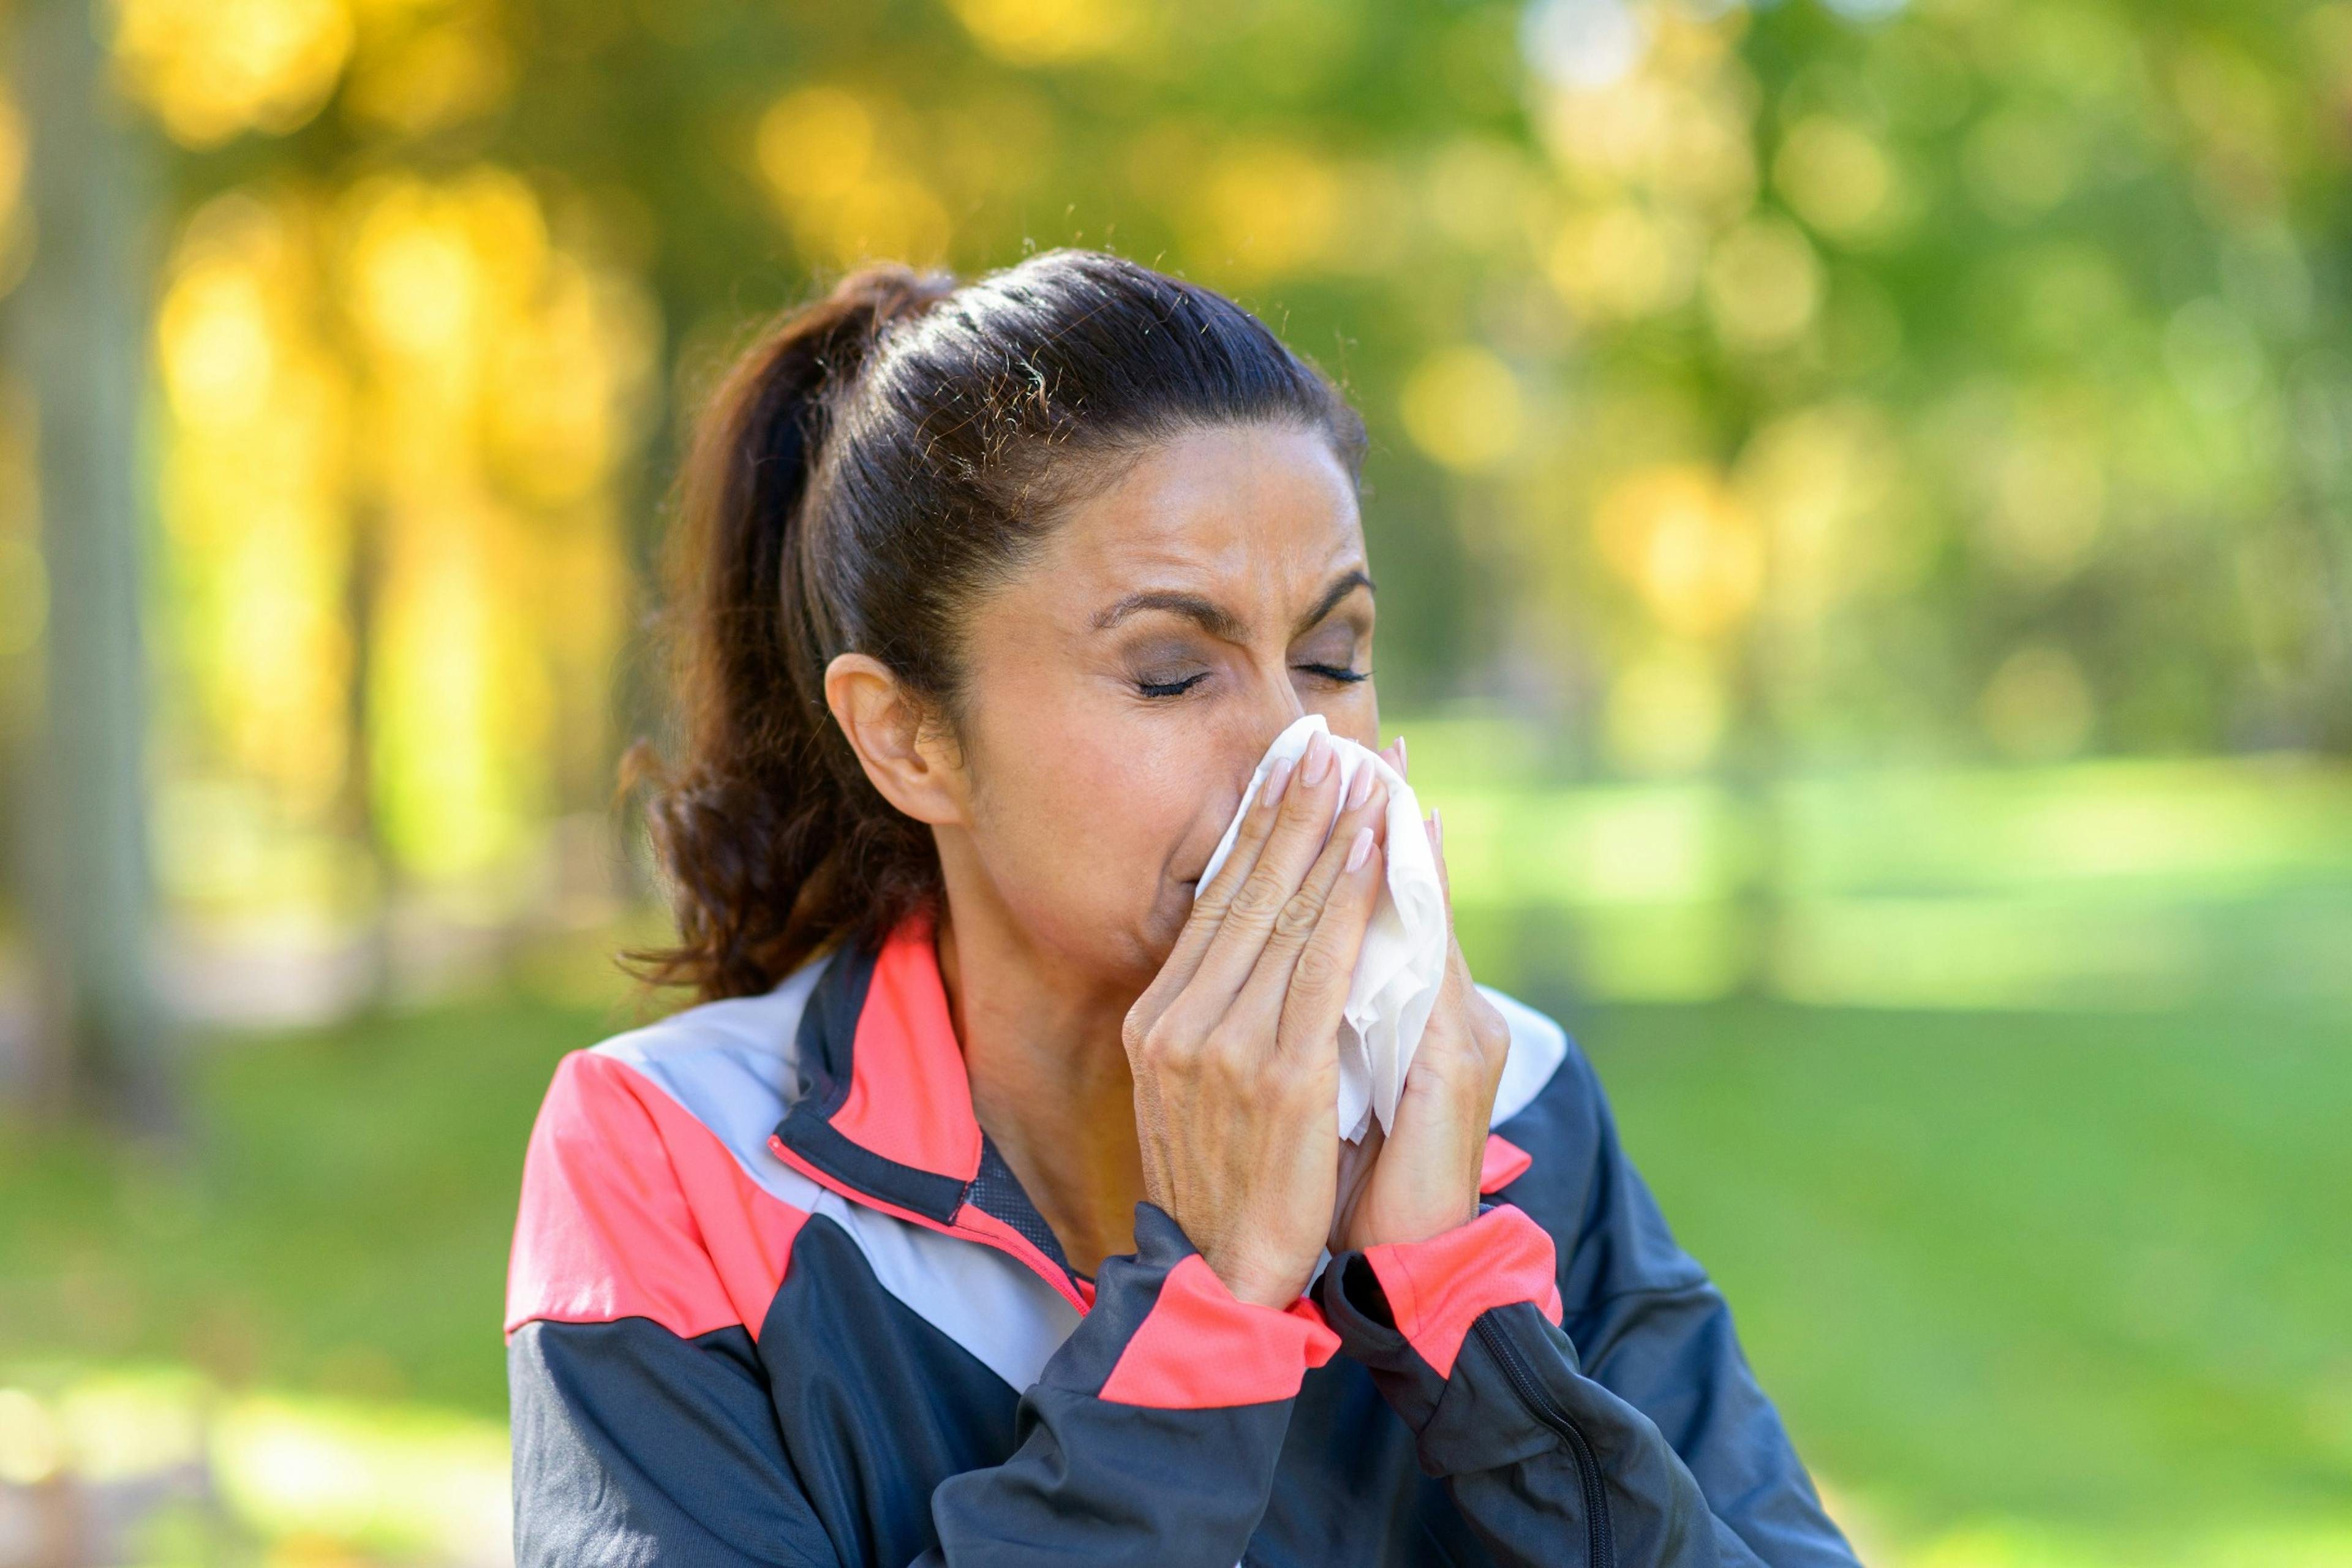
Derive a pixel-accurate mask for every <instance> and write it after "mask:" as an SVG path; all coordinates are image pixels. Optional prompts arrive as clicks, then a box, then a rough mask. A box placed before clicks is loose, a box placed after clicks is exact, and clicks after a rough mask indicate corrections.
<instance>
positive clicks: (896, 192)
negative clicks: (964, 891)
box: [0, 0, 2352, 1568]
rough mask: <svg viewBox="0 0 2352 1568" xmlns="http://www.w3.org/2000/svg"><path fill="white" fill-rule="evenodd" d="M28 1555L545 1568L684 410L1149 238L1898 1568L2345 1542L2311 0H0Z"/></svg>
mask: <svg viewBox="0 0 2352 1568" xmlns="http://www.w3.org/2000/svg"><path fill="white" fill-rule="evenodd" d="M0 45H5V48H6V50H7V52H8V56H9V66H10V76H9V80H10V81H11V82H12V83H13V87H12V88H11V89H10V94H9V96H8V97H6V98H5V100H0V291H5V299H0V311H5V313H6V315H7V316H8V317H9V318H10V325H11V332H10V335H9V336H8V338H7V339H6V340H5V357H0V810H5V820H6V823H7V825H8V827H9V830H10V831H9V833H8V836H7V840H6V843H5V846H0V854H5V871H6V881H5V890H0V1106H5V1109H0V1568H5V1565H18V1564H22V1565H33V1564H40V1565H53V1564H62V1563H154V1564H163V1563H261V1562H267V1563H280V1564H295V1563H300V1564H329V1563H466V1564H473V1563H500V1562H503V1561H505V1554H506V1551H507V1547H506V1539H505V1529H506V1526H505V1519H506V1512H505V1510H506V1506H507V1503H506V1491H505V1486H506V1481H505V1468H504V1467H505V1447H504V1442H505V1433H504V1415H505V1393H504V1380H503V1377H504V1374H503V1361H502V1352H501V1349H500V1345H499V1336H498V1321H499V1289H500V1281H501V1278H502V1274H503V1268H504V1261H505V1242H506V1235H507V1228H508V1226H509V1224H510V1221H511V1214H512V1203H513V1198H514V1192H515V1186H516V1180H517V1176H518V1173H519V1168H520V1156H521V1149H522V1142H523V1136H524V1132H525V1131H526V1129H527V1127H528V1125H529V1121H530V1115H531V1112H532V1110H533V1109H534V1108H535V1105H536V1101H537V1098H538V1095H539V1093H540V1091H541V1089H542V1088H543V1087H544V1084H545V1082H546V1078H547V1074H548V1072H549V1070H550V1068H551V1064H552V1062H553V1060H554V1058H555V1057H556V1056H558V1055H559V1054H560V1053H562V1051H564V1050H566V1049H571V1048H574V1047H579V1046H583V1045H586V1044H589V1043H592V1042H593V1040H595V1039H596V1038H598V1037H600V1036H601V1035H603V1034H604V1033H608V1032H610V1031H611V1030H612V1029H614V1027H616V1026H620V1025H622V1024H624V1023H625V1022H627V1021H629V1020H630V1019H632V1018H634V1017H635V1016H640V1015H641V1014H642V1013H643V1012H645V1011H646V1010H649V1009H657V1008H660V1007H662V1006H665V1005H670V1004H669V1003H667V1002H666V1001H665V1000H663V999H661V998H658V997H646V996H641V995H638V994H635V993H633V992H632V990H631V989H630V987H629V986H628V984H627V983H626V982H625V980H624V978H623V977H622V976H620V975H619V974H618V973H616V972H615V971H614V968H613V966H612V964H611V963H610V960H609V954H610V953H611V952H612V951H613V950H614V948H616V947H618V946H620V945H623V944H625V943H627V942H633V941H640V940H643V939H644V938H646V936H648V935H649V934H652V933H655V932H657V931H659V929H660V924H661V921H662V918H663V917H662V915H661V912H660V908H659V901H658V896H657V891H656V887H655V884H654V881H653V878H652V874H651V870H650V868H649V865H648V863H647V860H646V856H645V854H644V852H643V848H642V843H641V838H640V836H639V834H638V833H637V831H636V830H635V826H634V825H633V823H632V822H631V820H630V818H629V817H628V816H627V815H626V813H625V811H623V810H619V809H616V807H615V803H614V760H615V758H616V757H617V755H618V753H619V751H620V749H621V748H622V747H623V746H624V745H625V744H626V742H628V741H629V740H630V739H631V738H633V737H635V736H636V735H639V734H643V733H648V732H653V731H656V729H657V727H658V724H659V713H660V710H659V689H658V680H657V672H656V670H655V668H653V666H652V663H651V661H650V659H649V658H648V656H647V651H646V635H645V632H646V622H647V617H648V616H649V614H650V613H651V611H652V609H653V607H654V606H653V602H652V599H651V596H650V592H649V584H648V576H649V574H648V563H649V562H650V561H651V560H652V558H653V556H654V554H655V552H656V549H657V546H658V543H659V541H660V537H661V534H662V531H663V527H664V521H665V517H666V511H665V508H664V500H665V497H666V494H667V485H668V481H669V479H670V477H671V472H672V462H671V459H672V455H673V453H674V452H675V451H676V449H677V441H678V437H679V431H680V427H681V425H682V423H683V421H684V420H685V419H686V418H687V417H688V416H690V414H691V411H692V409H693V407H694V405H695V402H696V398H697V396H698V392H699V389H700V388H702V387H704V386H705V385H707V384H709V378H710V376H711V374H713V372H714V370H715V368H716V367H717V366H719V364H721V363H723V362H724V359H725V356H726V355H727V353H728V352H729V351H730V349H731V348H733V347H735V346H737V345H740V343H741V342H742V341H743V340H744V334H745V332H746V331H747V330H748V329H749V328H750V327H751V324H752V323H754V322H755V321H757V320H758V319H759V318H760V317H761V315H762V314H763V313H765V312H768V311H771V310H773V309H775V308H777V307H779V306H781V305H783V304H786V303H788V302H791V301H793V300H797V299H800V298H803V297H804V296H805V295H806V294H807V293H808V292H809V291H810V289H813V288H814V287H819V286H821V285H822V284H824V282H825V281H827V280H828V279H831V278H833V277H835V276H838V275H839V273H840V272H841V270H842V269H844V268H845V267H847V266H848V265H850V264H852V263H854V262H855V261H856V260H858V259H860V258H866V257H872V256H892V257H902V258H908V259H910V260H914V261H917V262H919V263H934V264H939V265H943V266H948V267H952V268H957V269H959V270H963V271H967V272H969V271H973V270H980V269H985V268H991V267H995V266H1001V265H1004V264H1007V263H1009V262H1011V261H1013V260H1016V259H1018V258H1020V257H1021V256H1022V255H1024V254H1025V253H1026V252H1028V251H1030V250H1032V249H1035V248H1040V247H1049V246H1055V245H1062V244H1073V243H1075V244H1085V245H1099V246H1108V247H1113V248H1116V249H1118V250H1119V251H1121V252H1123V253H1125V254H1127V255H1129V256H1133V257H1135V258H1139V259H1142V260H1145V261H1148V262H1150V263H1153V264H1155V265H1159V266H1161V267H1165V268H1171V269H1174V270H1177V271H1181V272H1182V273H1183V274H1185V275H1187V276H1189V277H1192V278H1194V279H1199V280H1201V281H1203V282H1206V283H1209V284H1212V285H1213V286H1216V287H1218V288H1221V289H1227V290H1229V291H1231V292H1233V293H1234V294H1235V295H1236V296H1237V297H1239V298H1240V299H1242V300H1244V301H1245V302H1246V303H1248V304H1249V305H1251V306H1252V307H1253V308H1255V309H1256V310H1259V311H1260V312H1261V313H1263V314H1264V315H1265V317H1266V318H1267V319H1268V320H1269V321H1271V322H1273V323H1274V324H1275V326H1276V328H1277V330H1279V331H1282V332H1283V333H1284V334H1286V337H1287V338H1288V339H1289V341H1290V342H1293V343H1294V344H1296V345H1297V347H1298V348H1300V349H1301V350H1302V351H1304V352H1306V353H1308V354H1309V355H1311V356H1313V357H1314V358H1316V359H1317V360H1318V362H1319V363H1322V364H1323V365H1325V366H1326V367H1327V368H1328V369H1329V370H1330V371H1331V372H1332V373H1333V374H1335V375H1337V376H1339V378H1341V379H1342V380H1343V381H1344V383H1345V384H1346V385H1347V387H1348V389H1349V394H1350V395H1351V396H1352V397H1353V398H1354V399H1355V401H1356V402H1357V404H1358V405H1359V406H1360V407H1361V408H1362V410H1363V411H1364V413H1365V415H1366V417H1367V419H1368V421H1369V423H1370V426H1371V430H1372V435H1373V447H1372V452H1371V456H1370V460H1369V464H1368V482H1369V493H1368V496H1367V500H1366V516H1367V524H1368V527H1369V528H1370V532H1371V536H1372V547H1373V557H1374V569H1375V573H1376V575H1377V576H1378V577H1379V579H1380V584H1381V612H1382V613H1381V640H1380V649H1379V672H1380V677H1381V690H1382V693H1383V695H1384V697H1386V699H1387V700H1388V708H1389V712H1388V719H1389V721H1390V724H1391V728H1401V729H1402V730H1403V731H1405V732H1406V733H1407V734H1408V735H1409V736H1410V737H1411V739H1412V756H1413V761H1414V773H1415V780H1416V783H1417V784H1421V785H1422V793H1423V795H1424V797H1425V798H1429V799H1433V800H1434V801H1435V802H1436V803H1437V804H1439V805H1442V807H1443V808H1444V812H1445V814H1446V820H1447V824H1448V848H1449V851H1450V854H1451V858H1452V861H1453V865H1454V882H1455V890H1456V899H1457V902H1458V904H1459V905H1460V908H1461V915H1462V923H1463V928H1464V931H1465V939H1466V940H1467V941H1468V942H1469V944H1470V947H1471V955H1472V958H1473V961H1474V964H1475V966H1476V967H1477V969H1478V970H1479V972H1480V973H1481V975H1482V977H1484V978H1486V979H1489V980H1491V981H1494V982H1496V983H1498V984H1503V985H1505V986H1507V987H1508V988H1510V989H1513V990H1515V991H1517V992H1518V993H1519V994H1523V995H1525V996H1527V997H1528V998H1529V999H1531V1000H1534V1001H1537V1002H1538V1003H1541V1004H1543V1005H1547V1006H1549V1007H1550V1008H1552V1009H1553V1010H1555V1011H1557V1012H1559V1013H1560V1014H1561V1015H1562V1016H1564V1017H1565V1018H1567V1019H1568V1020H1569V1021H1570V1023H1571V1024H1572V1026H1574V1027H1575V1028H1576V1030H1577V1032H1578V1033H1579V1035H1580V1038H1581V1039H1582V1040H1583V1042H1584V1044H1585V1046H1586V1047H1587V1049H1588V1050H1589V1051H1590V1052H1591V1055H1592V1056H1593V1058H1595V1060H1596V1062H1597V1063H1598V1064H1599V1066H1600V1068H1601V1073H1602V1076H1603V1079H1604V1080H1605V1081H1606V1083H1607V1084H1608V1086H1609V1088H1610V1089H1611V1092H1612V1095H1613V1096H1614V1098H1615V1100H1616V1104H1617V1109H1618V1111H1619V1114H1620V1116H1621V1118H1622V1122H1623V1124H1624V1128H1625V1131H1626V1137H1627V1141H1628V1143H1629V1145H1630V1147H1631V1149H1632V1151H1633V1154H1634V1156H1635V1158H1636V1159H1637V1160H1638V1161H1639V1163H1641V1164H1642V1166H1643V1169H1644V1171H1645V1172H1646V1173H1647V1174H1648V1176H1649V1177H1650V1179H1651V1181H1652V1183H1653V1184H1654V1186H1655V1187H1656V1188H1657V1189H1658V1191H1659V1193H1660V1195H1661V1198H1662V1200H1663V1201H1664V1205H1665V1207H1666V1209H1667V1212H1668V1214H1669V1215H1670V1217H1672V1218H1673V1219H1674V1220H1675V1223H1676V1225H1677V1226H1678V1227H1679V1229H1680V1231H1681V1233H1682V1235H1683V1237H1684V1239H1685V1242H1686V1243H1687V1244H1688V1245H1689V1246H1691V1247H1692V1248H1693V1249H1694V1250H1695V1251H1696V1252H1697V1253H1698V1254H1699V1255H1700V1257H1701V1258H1703V1259H1704V1260H1705V1261H1706V1262H1707V1263H1708V1264H1709V1265H1710V1266H1711V1267H1712V1268H1713V1269H1714V1270H1715V1272H1716V1273H1717V1277H1718V1278H1719V1279H1720V1280H1721V1281H1722V1282H1723V1283H1724V1285H1725V1287H1726V1289H1727V1291H1728V1293H1729V1294H1730V1296H1731V1299H1732V1300H1733V1302H1734V1305H1735V1307H1736V1308H1738V1310H1739V1312H1740V1315H1741V1321H1742V1326H1743V1331H1744V1332H1745V1335H1746V1337H1747V1340H1748V1348H1749V1351H1750V1353H1751V1357H1752V1359H1753V1360H1754V1361H1755V1362H1756V1363H1757V1365H1758V1367H1759V1373H1760V1374H1761V1376H1762V1377H1763V1379H1764V1381H1765V1383H1766V1384H1767V1386H1768V1388H1769V1389H1770V1390H1771V1391H1772V1392H1773V1393H1774V1394H1776V1396H1777V1397H1778V1398H1779V1400H1780V1404H1781V1406H1782V1408H1783V1411H1784V1413H1785V1414H1786V1415H1787V1417H1788V1420H1789V1422H1790V1426H1791V1428H1792V1429H1793V1430H1794V1432H1795V1434H1796V1436H1797V1437H1798V1440H1799V1443H1800V1446H1801V1448H1802V1449H1803V1451H1804V1452H1805V1454H1806V1456H1807V1457H1808V1458H1809V1459H1810V1460H1811V1463H1812V1464H1813V1465H1814V1467H1815V1468H1816V1469H1817V1471H1818V1472H1819V1474H1820V1476H1821V1478H1822V1482H1823V1485H1824V1488H1825V1489H1826V1490H1827V1492H1828V1494H1829V1496H1830V1500H1831V1503H1832V1508H1833V1510H1835V1511H1836V1512H1837V1514H1838V1515H1839V1517H1840V1518H1841V1520H1843V1521H1844V1522H1846V1523H1847V1525H1848V1526H1849V1528H1850V1529H1851V1530H1852V1531H1853V1533H1854V1535H1855V1536H1856V1538H1857V1540H1858V1541H1860V1542H1863V1543H1864V1548H1865V1551H1866V1552H1867V1554H1868V1555H1869V1557H1870V1560H1871V1561H1873V1562H1874V1563H1890V1564H1895V1565H1896V1568H1904V1565H1909V1568H2088V1565H2102V1568H2104V1565H2109V1564H2114V1565H2125V1564H2130V1565H2135V1568H2137V1565H2139V1564H2149V1565H2154V1568H2167V1565H2189V1564H2222V1565H2230V1568H2268V1565H2273V1564H2276V1565H2280V1568H2341V1565H2344V1564H2352V1219H2347V1215H2352V763H2348V762H2347V757H2348V756H2352V312H2348V311H2347V303H2352V293H2347V283H2352V278H2347V271H2352V184H2347V174H2352V4H2346V3H2344V0H2335V3H2329V4H2295V3H2291V0H2173V3H2170V4H2164V5H2156V4H2148V3H2145V0H2142V3H2132V0H1911V3H1910V4H1908V5H1906V4H1905V3H1904V0H1780V3H1779V4H1775V5H1739V4H1737V3H1734V0H1529V3H1528V4H1524V5H1518V4H1510V3H1506V0H1181V3H1180V0H866V3H862V4H856V5H842V4H833V5H818V4H814V3H803V0H114V3H112V4H101V5H100V6H99V7H98V8H97V9H96V10H94V11H93V10H90V9H89V8H87V5H86V0H0Z"/></svg>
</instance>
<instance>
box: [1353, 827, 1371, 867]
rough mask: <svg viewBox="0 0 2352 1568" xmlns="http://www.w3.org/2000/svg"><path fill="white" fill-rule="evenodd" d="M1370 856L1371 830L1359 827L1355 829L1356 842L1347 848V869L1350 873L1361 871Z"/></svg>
mask: <svg viewBox="0 0 2352 1568" xmlns="http://www.w3.org/2000/svg"><path fill="white" fill-rule="evenodd" d="M1371 856H1372V830H1371V829H1370V827H1359V828H1358V829H1356V841H1355V842H1354V843H1353V844H1350V845H1349V846H1348V869H1349V870H1350V871H1360V870H1361V869H1363V865H1364V862H1365V861H1367V860H1369V859H1370V858H1371Z"/></svg>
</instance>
